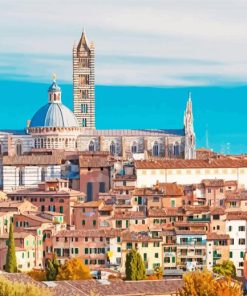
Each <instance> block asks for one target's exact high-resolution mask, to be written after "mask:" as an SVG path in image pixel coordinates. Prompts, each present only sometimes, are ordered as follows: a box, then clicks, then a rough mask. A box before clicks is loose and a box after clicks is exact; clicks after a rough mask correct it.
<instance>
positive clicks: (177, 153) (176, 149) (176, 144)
mask: <svg viewBox="0 0 247 296" xmlns="http://www.w3.org/2000/svg"><path fill="white" fill-rule="evenodd" d="M173 154H174V155H176V156H178V155H179V143H178V142H176V143H175V145H174V147H173Z"/></svg>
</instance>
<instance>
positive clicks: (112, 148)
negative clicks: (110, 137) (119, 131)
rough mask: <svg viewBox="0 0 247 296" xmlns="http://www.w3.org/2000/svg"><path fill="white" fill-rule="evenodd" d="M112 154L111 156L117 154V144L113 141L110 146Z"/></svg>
mask: <svg viewBox="0 0 247 296" xmlns="http://www.w3.org/2000/svg"><path fill="white" fill-rule="evenodd" d="M110 153H111V155H115V154H116V144H115V143H114V142H113V141H112V142H111V145H110Z"/></svg>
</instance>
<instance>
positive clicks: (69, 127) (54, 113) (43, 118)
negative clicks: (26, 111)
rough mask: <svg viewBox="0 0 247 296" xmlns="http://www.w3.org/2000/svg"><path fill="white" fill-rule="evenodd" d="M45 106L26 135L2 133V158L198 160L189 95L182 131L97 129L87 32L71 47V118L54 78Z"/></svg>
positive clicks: (92, 58) (91, 51) (91, 52)
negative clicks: (87, 155) (88, 155)
mask: <svg viewBox="0 0 247 296" xmlns="http://www.w3.org/2000/svg"><path fill="white" fill-rule="evenodd" d="M46 100H47V102H46V104H45V105H44V106H43V107H41V108H40V109H39V110H38V111H37V112H36V113H35V114H34V115H33V117H32V119H31V120H30V121H28V122H27V126H26V128H25V129H22V130H1V131H0V155H2V156H4V155H7V156H20V155H30V154H32V153H35V152H36V153H47V152H48V151H54V150H59V151H72V152H80V151H90V152H97V151H102V152H109V153H110V154H112V155H113V156H117V157H121V158H122V159H129V158H139V159H143V158H147V157H164V158H184V159H193V158H196V154H195V153H196V149H195V132H194V127H193V113H192V101H191V94H189V97H188V102H187V106H186V110H185V113H184V125H183V127H182V128H181V129H171V130H169V129H158V130H144V129H141V130H136V129H135V130H114V129H112V130H98V129H96V126H95V48H94V44H93V43H92V42H91V43H89V42H88V40H87V37H86V34H85V32H83V33H82V36H81V38H80V40H79V42H78V43H77V44H75V45H74V47H73V112H72V111H71V110H70V109H69V108H67V107H66V106H65V105H64V104H63V103H62V90H61V88H60V87H59V85H58V83H57V81H56V78H55V77H54V80H53V82H52V84H51V85H50V87H49V88H48V96H47V99H46Z"/></svg>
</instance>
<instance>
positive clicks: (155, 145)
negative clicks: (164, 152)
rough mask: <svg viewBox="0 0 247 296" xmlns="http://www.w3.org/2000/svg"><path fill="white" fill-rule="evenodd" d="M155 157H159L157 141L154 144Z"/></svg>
mask: <svg viewBox="0 0 247 296" xmlns="http://www.w3.org/2000/svg"><path fill="white" fill-rule="evenodd" d="M153 156H159V144H158V142H157V141H155V142H154V144H153Z"/></svg>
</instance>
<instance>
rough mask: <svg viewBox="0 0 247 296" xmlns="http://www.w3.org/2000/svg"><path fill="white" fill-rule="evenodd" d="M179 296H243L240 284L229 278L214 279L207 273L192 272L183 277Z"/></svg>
mask: <svg viewBox="0 0 247 296" xmlns="http://www.w3.org/2000/svg"><path fill="white" fill-rule="evenodd" d="M179 295H180V296H223V295H224V296H243V294H242V289H241V284H240V283H239V282H237V281H234V280H232V279H231V278H230V277H222V278H219V279H217V278H214V277H213V274H212V273H211V272H209V271H207V270H206V271H194V272H189V273H187V274H185V275H184V285H183V288H182V289H181V290H180V291H179Z"/></svg>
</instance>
